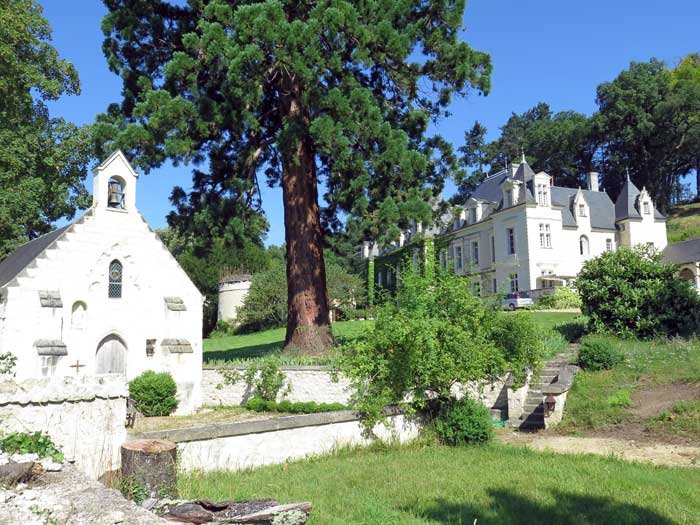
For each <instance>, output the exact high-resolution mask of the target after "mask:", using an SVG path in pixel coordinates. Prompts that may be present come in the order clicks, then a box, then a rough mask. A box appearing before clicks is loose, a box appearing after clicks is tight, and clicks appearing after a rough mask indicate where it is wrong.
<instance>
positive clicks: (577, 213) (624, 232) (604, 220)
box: [365, 156, 667, 295]
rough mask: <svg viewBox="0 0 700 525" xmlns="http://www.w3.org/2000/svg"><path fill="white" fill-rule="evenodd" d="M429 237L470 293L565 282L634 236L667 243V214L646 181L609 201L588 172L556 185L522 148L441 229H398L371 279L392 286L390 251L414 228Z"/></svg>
mask: <svg viewBox="0 0 700 525" xmlns="http://www.w3.org/2000/svg"><path fill="white" fill-rule="evenodd" d="M419 232H420V233H421V234H422V235H423V236H432V237H434V238H435V245H436V248H437V249H438V250H439V257H440V264H441V265H442V266H443V267H446V266H447V265H448V264H451V265H452V267H454V270H455V271H456V272H457V273H460V274H466V275H470V276H471V279H472V286H473V287H474V291H475V293H480V294H481V295H490V294H493V293H503V292H517V291H530V292H533V293H534V295H537V294H539V293H541V292H542V291H543V290H546V289H549V288H553V287H555V286H561V285H566V284H568V283H569V282H570V281H571V280H572V279H574V278H575V277H576V275H577V274H578V273H579V271H580V270H581V267H582V265H583V263H584V262H585V261H586V260H587V259H590V258H591V257H595V256H597V255H600V254H601V253H603V252H604V251H612V250H615V249H616V248H617V247H619V246H635V245H639V244H643V245H647V246H653V247H654V248H655V249H656V250H659V251H661V250H663V249H664V248H665V247H666V244H667V240H666V218H665V217H664V216H663V215H662V214H661V213H660V212H659V211H658V210H657V209H656V207H655V206H654V203H653V201H652V199H651V197H650V196H649V193H648V192H647V191H646V189H644V188H643V189H642V190H641V191H640V190H639V189H638V188H637V187H636V186H635V185H634V184H633V183H632V182H631V181H630V180H629V177H628V179H627V181H626V182H625V185H624V186H623V188H622V190H621V192H620V195H619V196H618V198H617V201H616V202H615V203H613V202H612V200H610V197H609V196H608V194H607V193H605V192H604V191H600V189H599V187H598V174H597V173H590V174H589V175H588V189H585V190H584V189H580V188H579V189H574V188H563V187H559V186H554V185H553V184H552V177H550V176H549V175H548V174H547V173H545V172H539V173H535V172H534V171H533V170H532V169H531V168H530V166H529V165H528V163H527V162H526V161H525V158H524V156H523V159H522V161H521V162H520V165H518V166H515V165H513V166H511V167H509V168H508V169H506V170H502V171H500V172H498V173H496V174H494V175H491V176H489V177H488V178H487V179H485V180H484V181H483V182H482V183H481V184H480V185H479V187H478V188H476V190H474V192H473V193H472V194H471V196H470V197H469V199H468V200H467V202H466V203H465V204H464V206H463V207H462V208H461V210H460V211H459V213H458V215H457V216H456V217H454V219H453V220H452V223H451V224H450V225H449V226H448V227H447V228H444V229H441V230H432V231H428V230H423V228H421V227H420V226H418V227H417V228H412V229H411V230H410V231H406V232H403V233H402V235H401V239H400V241H399V242H398V243H397V244H396V245H395V246H391V247H388V249H386V250H383V251H382V252H381V253H379V251H378V250H375V253H374V254H372V253H370V252H371V250H369V249H368V247H367V246H366V247H365V256H373V255H374V256H376V262H375V279H376V283H377V284H378V285H379V286H392V285H393V284H394V282H395V279H396V271H397V269H398V268H397V266H398V267H399V268H400V263H397V261H396V258H395V257H392V254H393V253H396V252H397V251H398V250H400V249H401V248H402V247H404V246H405V247H409V246H410V245H411V243H410V241H411V239H412V238H413V237H415V236H416V234H417V233H419Z"/></svg>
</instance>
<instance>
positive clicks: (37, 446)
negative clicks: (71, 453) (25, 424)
mask: <svg viewBox="0 0 700 525" xmlns="http://www.w3.org/2000/svg"><path fill="white" fill-rule="evenodd" d="M0 450H2V451H3V452H5V453H6V454H37V455H38V456H39V457H40V458H51V459H52V460H54V461H57V462H59V463H60V462H61V461H63V453H62V452H61V451H60V450H59V448H58V447H57V446H56V445H55V444H54V442H53V441H52V440H51V438H50V437H49V436H48V435H47V434H44V433H43V432H31V433H29V432H12V433H10V434H7V435H6V436H3V437H2V439H0Z"/></svg>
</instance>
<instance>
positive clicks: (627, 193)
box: [615, 177, 666, 221]
mask: <svg viewBox="0 0 700 525" xmlns="http://www.w3.org/2000/svg"><path fill="white" fill-rule="evenodd" d="M641 193H642V192H641V191H639V188H637V186H635V185H634V183H633V182H632V181H631V180H630V179H629V177H628V178H627V180H626V181H625V184H624V186H622V189H621V190H620V194H619V195H618V196H617V200H616V201H615V218H616V219H617V220H618V221H619V220H622V219H641V218H642V216H641V215H640V213H639V195H640V194H641ZM654 218H655V219H665V218H666V217H665V216H664V215H663V214H662V213H661V212H660V211H659V210H657V209H656V207H654Z"/></svg>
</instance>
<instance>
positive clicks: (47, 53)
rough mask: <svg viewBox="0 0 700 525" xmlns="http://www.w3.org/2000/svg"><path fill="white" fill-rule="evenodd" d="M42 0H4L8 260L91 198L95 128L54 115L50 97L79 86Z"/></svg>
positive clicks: (4, 240)
mask: <svg viewBox="0 0 700 525" xmlns="http://www.w3.org/2000/svg"><path fill="white" fill-rule="evenodd" d="M41 11H42V9H41V6H40V5H39V4H38V3H37V2H36V1H34V0H0V260H1V259H2V258H3V257H4V256H6V255H7V254H8V253H10V252H11V251H12V250H13V249H14V248H16V247H17V246H18V245H20V244H22V243H24V242H27V241H29V240H31V239H33V238H35V237H37V236H39V235H41V234H44V233H46V232H48V231H50V230H51V227H52V224H53V223H54V221H57V220H59V219H62V218H71V217H73V215H74V214H75V212H76V210H77V209H78V208H80V207H84V206H86V205H87V204H88V195H87V192H86V191H85V187H84V186H83V182H84V180H85V176H86V174H87V162H88V159H89V157H88V155H87V152H88V146H89V142H88V133H87V130H86V129H85V128H79V127H77V126H75V125H73V124H71V123H68V122H65V121H64V120H63V119H58V118H51V117H50V115H49V111H48V108H47V107H46V104H45V101H46V100H55V99H57V98H59V97H60V96H61V95H62V94H78V93H79V92H80V83H79V81H78V73H77V72H76V70H75V68H74V67H73V65H72V64H71V63H70V62H67V61H65V60H61V59H60V58H59V56H58V53H57V52H56V50H55V49H54V48H53V46H51V44H50V39H51V29H50V27H49V24H48V22H47V21H46V19H45V18H44V17H43V16H42V14H41Z"/></svg>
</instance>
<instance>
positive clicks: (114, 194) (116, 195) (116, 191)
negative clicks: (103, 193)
mask: <svg viewBox="0 0 700 525" xmlns="http://www.w3.org/2000/svg"><path fill="white" fill-rule="evenodd" d="M120 197H121V187H120V185H119V183H118V182H110V183H109V197H108V199H107V205H108V206H109V207H110V208H119V207H120V206H121V198H120Z"/></svg>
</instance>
